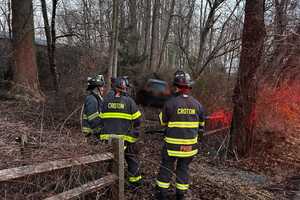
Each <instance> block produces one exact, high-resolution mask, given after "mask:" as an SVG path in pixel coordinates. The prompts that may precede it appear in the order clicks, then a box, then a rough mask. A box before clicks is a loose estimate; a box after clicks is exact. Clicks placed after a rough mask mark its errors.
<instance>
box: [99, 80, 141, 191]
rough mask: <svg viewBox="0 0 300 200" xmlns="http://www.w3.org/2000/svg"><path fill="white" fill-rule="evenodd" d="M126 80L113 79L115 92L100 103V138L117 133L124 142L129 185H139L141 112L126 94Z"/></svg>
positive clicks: (106, 137) (109, 136)
mask: <svg viewBox="0 0 300 200" xmlns="http://www.w3.org/2000/svg"><path fill="white" fill-rule="evenodd" d="M127 89H128V88H127V84H126V80H125V79H124V78H122V77H119V78H117V79H116V80H115V94H114V95H113V96H107V97H105V99H104V102H103V104H102V112H101V114H100V118H101V120H102V124H103V125H102V130H101V134H100V139H101V140H108V139H109V138H111V137H112V135H118V136H119V137H120V138H122V139H123V140H124V143H125V160H126V162H127V164H128V175H129V177H128V181H129V183H130V186H133V187H138V186H140V185H141V180H142V176H141V174H140V165H139V161H138V158H137V154H138V152H137V147H136V144H135V143H136V141H137V140H138V138H139V130H138V129H139V127H140V124H141V112H140V111H139V110H138V107H137V105H136V103H135V102H134V100H133V99H132V98H131V97H129V96H128V95H127Z"/></svg>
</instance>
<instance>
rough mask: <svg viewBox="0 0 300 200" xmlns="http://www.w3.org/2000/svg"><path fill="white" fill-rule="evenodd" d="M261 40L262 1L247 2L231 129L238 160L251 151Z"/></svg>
mask: <svg viewBox="0 0 300 200" xmlns="http://www.w3.org/2000/svg"><path fill="white" fill-rule="evenodd" d="M264 38H265V26H264V0H247V1H246V7H245V22H244V30H243V36H242V52H241V57H240V67H239V71H238V77H237V83H236V86H235V90H234V97H233V103H234V111H233V120H232V125H231V148H232V150H236V152H237V153H238V155H239V156H242V157H245V156H249V155H251V151H252V150H253V142H254V127H255V120H256V119H255V103H256V89H257V87H256V82H257V80H256V71H257V69H258V67H259V66H260V65H261V58H262V53H263V46H264Z"/></svg>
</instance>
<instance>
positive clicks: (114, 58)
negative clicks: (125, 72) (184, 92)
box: [108, 0, 119, 87]
mask: <svg viewBox="0 0 300 200" xmlns="http://www.w3.org/2000/svg"><path fill="white" fill-rule="evenodd" d="M112 15H113V17H112V25H113V26H112V37H111V47H110V66H109V70H108V83H109V85H108V87H110V79H111V77H117V69H118V36H119V20H118V19H119V17H118V16H119V0H114V1H113V14H112Z"/></svg>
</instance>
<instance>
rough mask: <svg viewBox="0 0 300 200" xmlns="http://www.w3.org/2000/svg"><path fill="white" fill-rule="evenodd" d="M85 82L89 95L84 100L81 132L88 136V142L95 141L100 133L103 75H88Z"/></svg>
mask: <svg viewBox="0 0 300 200" xmlns="http://www.w3.org/2000/svg"><path fill="white" fill-rule="evenodd" d="M87 82H88V87H87V91H88V92H89V95H88V96H87V97H86V98H85V101H84V107H83V116H82V119H83V122H82V132H83V133H84V134H85V136H86V137H88V142H89V143H96V141H97V137H99V134H100V127H101V119H100V112H101V104H102V101H103V97H102V96H103V91H104V85H105V81H104V77H103V75H96V76H94V77H88V80H87Z"/></svg>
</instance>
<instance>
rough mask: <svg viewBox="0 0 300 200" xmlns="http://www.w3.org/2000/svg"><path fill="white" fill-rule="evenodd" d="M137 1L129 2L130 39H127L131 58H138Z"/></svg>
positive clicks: (131, 0) (130, 0)
mask: <svg viewBox="0 0 300 200" xmlns="http://www.w3.org/2000/svg"><path fill="white" fill-rule="evenodd" d="M136 7H137V0H129V14H130V15H129V20H130V21H129V23H130V30H131V33H130V36H129V37H130V38H129V42H130V45H129V49H128V51H129V55H130V56H131V57H135V56H138V42H139V34H138V29H137V12H136Z"/></svg>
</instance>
